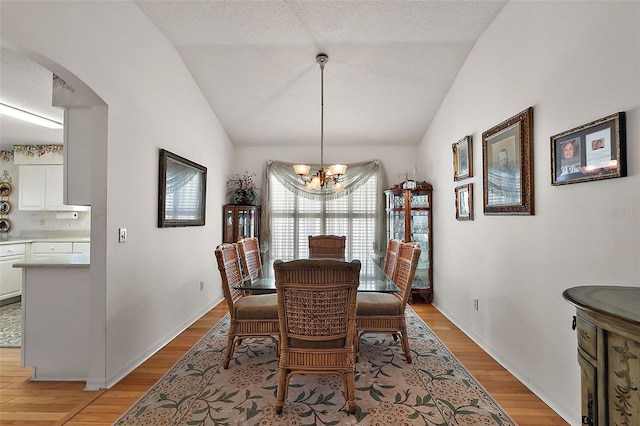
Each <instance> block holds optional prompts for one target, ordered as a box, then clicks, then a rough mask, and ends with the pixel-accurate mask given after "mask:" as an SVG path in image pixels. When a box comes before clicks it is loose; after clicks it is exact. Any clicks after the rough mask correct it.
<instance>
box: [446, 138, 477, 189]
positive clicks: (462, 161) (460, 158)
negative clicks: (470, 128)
mask: <svg viewBox="0 0 640 426" xmlns="http://www.w3.org/2000/svg"><path fill="white" fill-rule="evenodd" d="M451 148H452V149H453V180H454V181H458V180H462V179H466V178H469V177H471V176H473V164H472V159H473V156H472V152H471V136H465V137H464V138H462V139H460V140H459V141H458V142H456V143H454V144H453V145H452V146H451Z"/></svg>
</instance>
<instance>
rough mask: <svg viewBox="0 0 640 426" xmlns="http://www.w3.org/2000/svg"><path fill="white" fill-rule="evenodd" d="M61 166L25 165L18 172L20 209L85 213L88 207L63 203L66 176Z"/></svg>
mask: <svg viewBox="0 0 640 426" xmlns="http://www.w3.org/2000/svg"><path fill="white" fill-rule="evenodd" d="M63 172H64V171H63V166H62V165H61V164H46V165H24V166H20V169H19V171H18V176H19V181H18V209H20V210H53V211H84V210H88V207H86V206H68V205H65V204H64V202H63V191H64V174H63Z"/></svg>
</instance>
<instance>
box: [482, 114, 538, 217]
mask: <svg viewBox="0 0 640 426" xmlns="http://www.w3.org/2000/svg"><path fill="white" fill-rule="evenodd" d="M482 163H483V171H482V175H483V176H482V180H483V188H482V193H483V198H484V214H485V215H533V214H534V204H533V107H529V108H527V109H526V110H524V111H522V112H520V113H518V114H516V115H514V116H513V117H511V118H508V119H507V120H505V121H503V122H502V123H500V124H498V125H496V126H494V127H492V128H491V129H489V130H487V131H485V132H483V133H482Z"/></svg>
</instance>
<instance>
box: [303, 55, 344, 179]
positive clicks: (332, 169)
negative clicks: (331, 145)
mask: <svg viewBox="0 0 640 426" xmlns="http://www.w3.org/2000/svg"><path fill="white" fill-rule="evenodd" d="M328 61H329V57H328V56H327V55H325V54H324V53H320V54H319V55H318V56H316V62H317V63H318V65H320V169H319V170H318V171H317V172H316V173H315V174H314V175H313V176H309V172H310V171H311V166H307V165H306V164H295V165H294V166H293V170H294V172H295V173H296V174H297V175H298V176H300V179H302V181H303V182H304V187H305V189H308V190H312V191H331V190H333V191H341V190H342V189H343V185H342V183H341V178H342V177H343V176H344V175H345V173H346V172H347V166H346V165H344V164H332V165H331V166H329V167H328V168H326V169H325V167H324V66H325V64H326V63H327V62H328Z"/></svg>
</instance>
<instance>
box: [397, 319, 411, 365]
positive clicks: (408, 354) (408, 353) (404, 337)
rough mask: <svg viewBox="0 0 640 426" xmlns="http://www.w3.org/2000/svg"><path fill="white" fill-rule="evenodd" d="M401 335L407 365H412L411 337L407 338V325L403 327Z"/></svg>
mask: <svg viewBox="0 0 640 426" xmlns="http://www.w3.org/2000/svg"><path fill="white" fill-rule="evenodd" d="M400 334H401V336H402V350H403V351H404V356H405V357H406V358H407V364H411V360H412V358H411V349H409V337H408V336H407V326H406V324H405V325H403V326H402V327H401V329H400Z"/></svg>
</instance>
